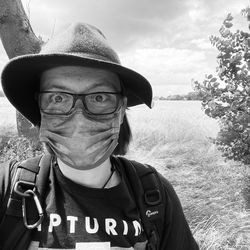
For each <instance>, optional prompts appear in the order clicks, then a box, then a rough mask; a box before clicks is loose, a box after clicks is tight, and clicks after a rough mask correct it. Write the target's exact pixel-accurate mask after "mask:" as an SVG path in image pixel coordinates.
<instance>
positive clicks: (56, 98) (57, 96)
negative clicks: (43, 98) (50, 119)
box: [53, 95, 63, 103]
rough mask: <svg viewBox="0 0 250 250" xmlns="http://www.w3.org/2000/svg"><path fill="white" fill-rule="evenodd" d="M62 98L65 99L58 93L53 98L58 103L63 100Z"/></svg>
mask: <svg viewBox="0 0 250 250" xmlns="http://www.w3.org/2000/svg"><path fill="white" fill-rule="evenodd" d="M62 100H63V98H62V96H60V95H56V96H54V98H53V101H54V102H56V103H59V102H62Z"/></svg>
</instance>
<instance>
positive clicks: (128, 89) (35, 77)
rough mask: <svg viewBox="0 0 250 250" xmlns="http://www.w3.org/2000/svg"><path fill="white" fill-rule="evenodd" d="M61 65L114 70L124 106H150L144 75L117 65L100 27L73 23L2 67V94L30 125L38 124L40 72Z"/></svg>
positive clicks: (150, 101) (150, 89) (149, 93)
mask: <svg viewBox="0 0 250 250" xmlns="http://www.w3.org/2000/svg"><path fill="white" fill-rule="evenodd" d="M65 65H68V66H69V65H70V66H83V67H92V68H98V69H105V70H109V71H111V72H114V73H116V74H117V75H118V76H119V78H120V80H121V82H122V85H123V88H124V92H125V95H126V96H127V99H128V100H127V103H128V104H127V105H128V107H131V106H135V105H138V104H143V103H145V104H146V105H147V106H149V107H151V103H152V88H151V85H150V83H149V82H148V81H147V79H145V78H144V77H143V76H142V75H140V74H139V73H137V72H135V71H133V70H131V69H129V68H126V67H124V66H122V65H121V63H120V60H119V57H118V55H117V54H116V52H115V51H114V50H113V49H112V48H111V47H110V46H109V45H108V43H107V40H106V38H105V37H104V35H103V34H102V32H101V31H100V30H98V29H97V28H96V27H94V26H92V25H88V24H85V23H77V24H73V25H71V26H70V27H69V28H68V29H67V30H65V31H64V32H63V33H61V34H60V35H58V36H55V37H54V38H52V39H51V40H49V41H48V42H47V43H46V44H45V45H44V46H43V47H42V49H41V51H40V53H39V54H28V55H24V56H18V57H15V58H14V59H12V60H10V61H9V62H8V63H7V65H6V66H5V68H4V69H3V72H2V87H3V91H4V93H5V95H6V97H7V98H8V99H9V101H10V102H11V103H12V105H13V106H14V107H15V108H16V109H17V110H18V111H19V112H20V113H21V114H22V115H24V116H25V117H26V118H27V119H28V120H29V121H31V122H32V123H33V124H34V125H38V124H39V123H40V119H41V118H40V110H39V107H38V103H37V101H36V99H35V95H36V92H38V91H39V84H40V75H41V73H42V72H44V71H45V70H47V69H50V68H53V67H58V66H65Z"/></svg>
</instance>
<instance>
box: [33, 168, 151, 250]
mask: <svg viewBox="0 0 250 250" xmlns="http://www.w3.org/2000/svg"><path fill="white" fill-rule="evenodd" d="M120 171H121V170H120ZM120 175H121V182H120V184H119V185H117V186H115V187H112V188H109V189H95V188H87V187H84V186H81V185H79V184H76V183H74V182H72V181H70V180H69V179H67V178H65V177H64V176H63V174H62V173H61V171H60V169H59V168H58V166H57V165H55V166H54V168H52V171H51V172H50V177H49V180H50V185H49V192H48V195H47V198H46V214H45V219H44V220H43V222H42V225H41V226H39V228H38V230H37V231H36V232H35V233H34V236H33V240H32V242H31V246H30V249H32V250H33V249H34V250H35V249H38V248H37V247H38V246H39V249H77V250H78V249H79V250H80V249H103V250H105V249H138V250H139V249H142V250H143V249H145V246H146V242H147V240H146V237H145V234H144V232H143V229H142V226H141V223H140V219H139V214H138V210H137V208H136V204H135V202H134V200H133V198H132V195H131V193H130V191H129V189H128V185H126V181H125V178H124V174H123V173H122V172H120Z"/></svg>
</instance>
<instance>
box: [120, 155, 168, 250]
mask: <svg viewBox="0 0 250 250" xmlns="http://www.w3.org/2000/svg"><path fill="white" fill-rule="evenodd" d="M117 160H118V161H120V162H121V163H123V165H124V169H125V172H126V175H127V176H128V180H129V183H130V185H131V188H132V191H133V194H134V197H135V201H136V203H137V207H138V209H139V213H140V217H141V220H142V225H143V229H144V231H145V233H146V236H147V238H148V244H147V249H148V250H157V249H160V239H161V236H162V231H163V227H164V218H165V206H166V196H165V191H164V188H163V185H162V183H161V181H160V178H159V175H158V174H157V171H156V170H155V168H153V167H151V166H149V165H143V164H141V163H138V162H136V161H130V160H127V159H126V158H123V157H118V158H117Z"/></svg>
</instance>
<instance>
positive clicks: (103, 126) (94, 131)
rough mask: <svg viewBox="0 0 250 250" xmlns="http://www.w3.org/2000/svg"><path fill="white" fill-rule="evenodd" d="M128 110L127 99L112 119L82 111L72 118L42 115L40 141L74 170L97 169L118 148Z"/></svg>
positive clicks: (76, 112) (77, 110)
mask: <svg viewBox="0 0 250 250" xmlns="http://www.w3.org/2000/svg"><path fill="white" fill-rule="evenodd" d="M125 109H126V98H124V100H123V105H122V106H121V107H120V108H119V109H118V110H117V111H116V112H115V113H113V114H108V115H98V116H94V115H88V114H87V113H85V111H84V110H83V109H82V108H77V109H75V110H74V111H73V112H72V113H71V114H69V115H55V114H53V115H51V114H45V113H43V112H42V111H41V126H40V134H39V137H40V141H41V142H45V145H46V147H47V148H49V151H50V152H53V153H54V154H55V155H56V156H57V157H58V158H59V159H60V160H61V161H62V162H64V163H65V164H66V165H68V166H70V167H72V168H75V169H79V170H87V169H92V168H95V167H97V166H99V165H100V164H102V163H103V162H104V161H105V160H107V159H108V157H109V156H110V155H111V154H112V152H113V151H114V149H115V148H116V146H117V144H118V136H119V131H120V125H121V124H122V122H123V117H124V114H125Z"/></svg>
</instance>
